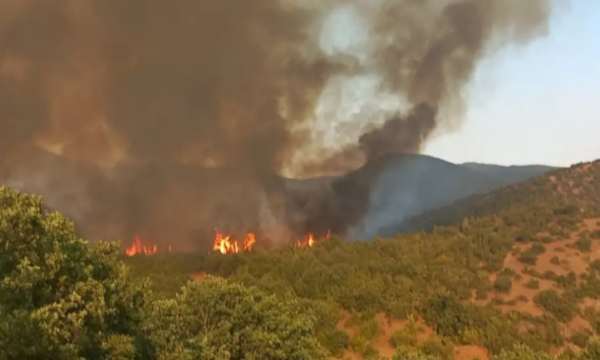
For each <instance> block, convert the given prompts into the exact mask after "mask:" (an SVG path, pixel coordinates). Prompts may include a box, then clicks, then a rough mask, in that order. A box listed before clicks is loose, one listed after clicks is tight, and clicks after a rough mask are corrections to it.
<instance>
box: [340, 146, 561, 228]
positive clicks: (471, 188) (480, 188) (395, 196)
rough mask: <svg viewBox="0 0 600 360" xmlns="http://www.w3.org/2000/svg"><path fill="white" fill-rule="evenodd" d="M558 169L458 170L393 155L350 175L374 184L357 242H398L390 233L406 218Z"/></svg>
mask: <svg viewBox="0 0 600 360" xmlns="http://www.w3.org/2000/svg"><path fill="white" fill-rule="evenodd" d="M551 169H553V168H551V167H545V166H522V167H521V166H515V167H504V166H496V165H481V166H479V165H471V164H463V165H458V164H453V163H450V162H447V161H444V160H441V159H437V158H434V157H430V156H426V155H414V154H387V155H384V156H382V157H380V158H378V159H375V160H373V161H372V162H370V163H368V164H366V165H364V166H363V167H361V168H359V169H357V170H355V171H354V172H351V173H350V174H348V175H346V178H347V179H348V181H352V182H356V183H365V184H368V187H369V191H370V196H369V205H368V210H367V212H366V215H365V218H364V223H363V224H361V225H363V226H364V228H362V229H359V230H357V231H356V232H355V233H354V234H352V235H351V237H355V238H358V239H365V240H369V239H372V238H373V237H375V236H392V235H394V233H395V231H394V232H393V233H390V230H389V229H390V228H392V227H394V226H397V225H398V224H399V223H400V222H402V221H403V220H404V219H405V218H406V217H410V216H413V215H416V214H419V213H421V212H423V211H426V210H430V209H435V208H438V207H441V206H444V205H448V204H450V203H452V202H454V201H456V200H458V199H461V198H464V197H467V196H470V195H473V194H481V193H486V192H489V191H491V190H494V189H497V188H500V187H503V186H506V185H510V184H513V183H516V182H519V181H524V180H527V179H529V178H531V177H534V176H537V175H540V174H542V173H544V172H546V171H549V170H551Z"/></svg>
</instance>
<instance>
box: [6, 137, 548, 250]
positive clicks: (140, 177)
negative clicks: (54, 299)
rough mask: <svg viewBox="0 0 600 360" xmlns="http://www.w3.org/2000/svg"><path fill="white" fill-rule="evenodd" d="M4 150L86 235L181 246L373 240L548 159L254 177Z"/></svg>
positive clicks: (13, 179)
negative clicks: (238, 238) (240, 237)
mask: <svg viewBox="0 0 600 360" xmlns="http://www.w3.org/2000/svg"><path fill="white" fill-rule="evenodd" d="M5 158H6V159H7V160H6V162H5V163H4V164H2V166H1V167H0V180H1V181H2V182H3V183H6V184H8V185H11V186H13V187H15V188H17V189H20V190H23V191H26V192H30V193H36V194H41V195H43V196H44V197H45V199H46V202H47V204H48V205H49V206H50V207H51V208H53V209H56V210H59V211H61V212H62V213H64V214H66V215H68V216H69V217H71V218H73V219H74V220H76V221H77V225H78V231H80V232H81V233H82V235H83V236H85V237H88V238H93V239H114V238H117V239H124V240H125V242H127V241H128V240H127V239H133V237H134V236H135V235H141V236H143V237H145V238H149V239H152V240H153V241H155V239H158V240H159V241H160V239H169V241H171V243H178V244H179V246H177V248H179V249H182V250H186V249H188V250H190V249H200V248H206V247H208V246H211V245H210V244H211V241H212V239H213V236H214V233H213V230H214V228H215V227H219V228H225V229H230V230H229V231H232V232H237V233H240V234H242V233H244V232H247V231H255V229H257V228H260V229H265V231H266V232H267V233H269V232H270V233H271V237H273V236H275V237H276V236H277V234H282V235H281V236H285V234H284V233H285V230H286V229H285V227H287V228H288V229H287V231H292V232H293V233H298V234H305V233H307V232H314V233H317V234H324V233H325V232H327V231H328V230H331V231H333V232H334V233H337V234H341V235H345V236H346V237H348V238H349V239H364V240H369V239H371V238H373V237H375V236H386V235H391V234H389V233H388V232H387V231H384V230H382V229H387V228H390V227H393V226H395V225H397V224H398V223H399V222H401V221H403V220H404V219H405V218H406V217H409V216H412V215H416V214H418V213H421V212H423V211H426V210H430V209H433V208H437V207H440V206H444V205H447V204H449V203H451V202H453V201H455V200H458V199H461V198H463V197H466V196H470V195H472V194H479V193H484V192H487V191H490V190H493V189H496V188H499V187H502V186H505V185H508V184H511V183H513V182H516V181H520V180H523V179H526V178H528V177H531V176H535V175H537V174H540V173H542V172H544V171H546V170H547V169H549V168H547V167H539V166H538V167H500V166H498V167H493V171H492V170H490V168H491V166H489V165H488V166H485V168H482V167H480V166H475V167H474V166H471V165H456V164H452V163H449V162H446V161H443V160H440V159H436V158H433V157H429V156H425V155H415V154H399V153H392V154H387V155H384V156H381V157H379V158H376V159H374V160H372V161H370V162H368V163H367V164H365V165H364V166H362V167H360V168H358V169H356V170H354V171H352V172H350V173H348V174H345V175H339V176H328V177H320V178H312V179H303V180H297V179H288V178H282V177H279V176H276V175H274V174H263V175H261V176H256V175H253V176H252V180H253V182H249V180H248V178H246V177H244V176H242V175H243V174H241V175H240V174H238V173H236V171H235V169H224V168H201V167H190V166H183V165H175V164H163V165H161V164H133V163H132V164H122V165H117V166H116V167H114V168H102V167H98V166H93V165H90V164H88V163H84V162H80V161H76V160H71V159H69V158H66V157H62V156H59V155H55V154H53V153H49V152H47V151H43V150H40V149H35V148H23V149H19V150H18V154H15V156H6V157H5ZM23 158H27V161H23V162H20V161H18V160H16V159H23ZM11 159H15V160H14V161H11ZM256 179H260V181H259V182H257V181H256ZM226 184H227V186H225V185H226ZM209 189H211V190H210V191H208V190H209ZM219 189H222V191H220V192H219V191H217V190H219ZM235 189H238V190H236V191H237V192H236V191H234V190H235ZM250 189H253V190H252V191H251V190H250ZM249 192H250V193H255V194H258V195H253V196H249V194H248V193H249ZM244 201H246V205H243V206H242V202H244ZM208 203H212V204H214V206H206V204H208ZM265 204H268V205H265ZM169 209H171V210H169ZM265 211H266V213H267V215H265ZM184 214H185V215H184ZM286 224H287V225H286ZM282 225H285V226H282ZM274 229H282V230H274ZM277 231H279V232H277ZM282 231H283V232H282ZM174 239H175V240H174ZM177 239H179V240H177ZM163 245H164V244H163Z"/></svg>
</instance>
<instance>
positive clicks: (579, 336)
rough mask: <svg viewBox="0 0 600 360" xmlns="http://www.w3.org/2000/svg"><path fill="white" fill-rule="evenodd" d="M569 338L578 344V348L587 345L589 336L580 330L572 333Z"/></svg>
mask: <svg viewBox="0 0 600 360" xmlns="http://www.w3.org/2000/svg"><path fill="white" fill-rule="evenodd" d="M569 340H570V341H571V342H572V343H573V344H575V345H577V346H579V347H580V348H582V349H583V348H585V347H586V346H587V343H588V341H589V340H590V336H589V335H588V334H584V333H581V332H578V333H575V334H573V335H572V336H571V337H570V338H569Z"/></svg>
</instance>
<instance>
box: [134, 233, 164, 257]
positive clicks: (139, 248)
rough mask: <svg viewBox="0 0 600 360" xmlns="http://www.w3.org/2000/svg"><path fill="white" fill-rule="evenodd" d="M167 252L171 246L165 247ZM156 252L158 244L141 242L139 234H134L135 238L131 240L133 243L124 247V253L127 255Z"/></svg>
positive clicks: (152, 253)
mask: <svg viewBox="0 0 600 360" xmlns="http://www.w3.org/2000/svg"><path fill="white" fill-rule="evenodd" d="M167 251H168V252H171V246H170V245H169V247H168V248H167ZM157 252H158V245H156V244H153V245H144V244H142V240H141V239H140V237H139V236H137V235H136V236H135V239H134V241H133V244H131V246H130V247H128V248H127V249H125V254H126V255H127V256H129V257H132V256H135V255H138V254H143V255H154V254H156V253H157Z"/></svg>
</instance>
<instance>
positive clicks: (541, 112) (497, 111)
mask: <svg viewBox="0 0 600 360" xmlns="http://www.w3.org/2000/svg"><path fill="white" fill-rule="evenodd" d="M524 1H526V0H524ZM469 93H470V94H471V96H470V98H469V99H470V101H469V113H468V115H467V119H466V121H465V122H464V124H463V126H462V127H461V128H460V129H459V130H457V131H456V132H454V133H452V134H450V135H443V136H440V137H439V138H436V139H435V140H434V141H432V142H431V143H430V145H429V146H428V148H427V150H426V153H427V154H430V155H433V156H436V157H440V158H442V159H445V160H449V161H452V162H466V161H477V162H486V163H496V164H503V165H509V164H532V163H538V164H549V165H561V166H567V165H570V164H572V163H577V162H581V161H589V160H594V159H598V158H600V1H599V0H573V1H571V4H570V5H569V6H568V7H566V8H565V10H562V11H559V12H558V13H557V14H556V16H555V17H554V19H553V22H552V30H551V33H550V36H549V37H546V38H542V39H540V40H537V41H536V42H534V43H532V44H530V45H528V46H527V47H525V48H518V49H510V50H507V51H504V52H503V53H502V54H500V55H499V56H497V57H495V58H493V59H490V60H489V61H487V62H486V63H485V64H483V65H482V66H481V67H480V69H479V71H478V75H477V78H476V79H475V81H474V83H473V84H472V86H471V89H470V92H469Z"/></svg>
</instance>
